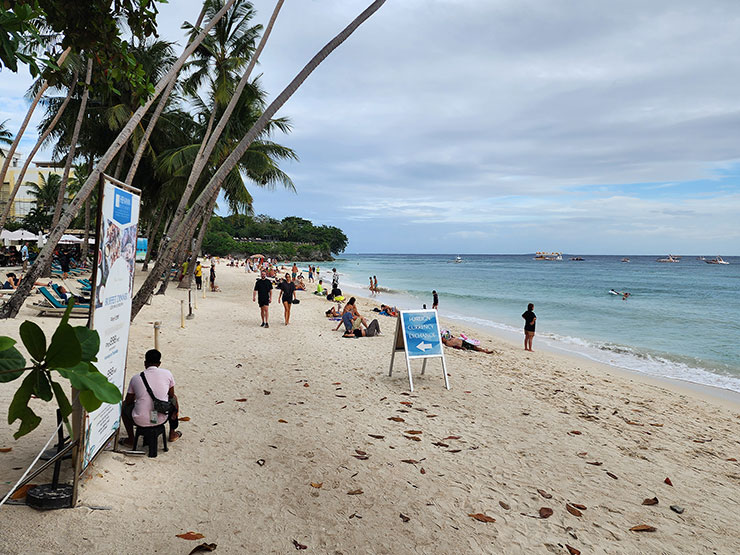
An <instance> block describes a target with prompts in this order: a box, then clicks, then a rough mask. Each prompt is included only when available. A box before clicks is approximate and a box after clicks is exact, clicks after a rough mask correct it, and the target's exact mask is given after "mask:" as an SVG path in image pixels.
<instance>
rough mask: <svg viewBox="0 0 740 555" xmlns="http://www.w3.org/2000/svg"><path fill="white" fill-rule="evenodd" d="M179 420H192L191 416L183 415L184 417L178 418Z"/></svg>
mask: <svg viewBox="0 0 740 555" xmlns="http://www.w3.org/2000/svg"><path fill="white" fill-rule="evenodd" d="M178 420H179V421H180V422H190V417H189V416H183V417H182V418H178Z"/></svg>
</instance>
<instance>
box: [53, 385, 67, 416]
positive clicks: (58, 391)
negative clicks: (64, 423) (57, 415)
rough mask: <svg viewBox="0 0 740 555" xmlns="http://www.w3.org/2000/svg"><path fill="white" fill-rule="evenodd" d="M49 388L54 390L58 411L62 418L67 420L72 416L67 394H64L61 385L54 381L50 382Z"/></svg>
mask: <svg viewBox="0 0 740 555" xmlns="http://www.w3.org/2000/svg"><path fill="white" fill-rule="evenodd" d="M51 388H52V389H53V390H54V396H55V397H56V398H57V405H59V410H60V411H61V412H62V418H67V417H68V416H69V415H70V414H72V405H70V404H69V399H68V398H67V394H66V393H64V389H63V388H62V386H61V384H59V383H57V382H55V381H52V382H51Z"/></svg>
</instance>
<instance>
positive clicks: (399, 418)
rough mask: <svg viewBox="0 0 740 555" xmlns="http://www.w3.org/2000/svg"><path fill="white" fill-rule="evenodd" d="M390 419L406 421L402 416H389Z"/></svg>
mask: <svg viewBox="0 0 740 555" xmlns="http://www.w3.org/2000/svg"><path fill="white" fill-rule="evenodd" d="M388 420H392V421H393V422H406V421H405V420H404V419H403V418H401V417H400V416H391V417H390V418H388Z"/></svg>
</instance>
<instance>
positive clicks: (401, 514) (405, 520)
mask: <svg viewBox="0 0 740 555" xmlns="http://www.w3.org/2000/svg"><path fill="white" fill-rule="evenodd" d="M398 516H399V517H401V520H403V521H404V522H408V521H409V520H411V517H408V516H406V515H405V514H403V513H398Z"/></svg>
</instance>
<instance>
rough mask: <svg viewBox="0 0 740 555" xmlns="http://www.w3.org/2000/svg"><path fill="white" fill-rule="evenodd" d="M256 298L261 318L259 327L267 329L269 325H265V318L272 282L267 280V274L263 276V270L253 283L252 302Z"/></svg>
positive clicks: (270, 297) (270, 300) (270, 299)
mask: <svg viewBox="0 0 740 555" xmlns="http://www.w3.org/2000/svg"><path fill="white" fill-rule="evenodd" d="M258 296H259V305H260V316H262V324H261V327H263V328H269V327H270V324H268V323H267V318H268V316H269V314H268V310H269V308H270V303H271V302H272V282H270V280H269V279H267V274H265V271H264V270H262V271H261V272H260V278H259V279H258V280H257V281H255V282H254V291H252V302H254V301H255V300H257V299H256V297H258Z"/></svg>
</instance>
